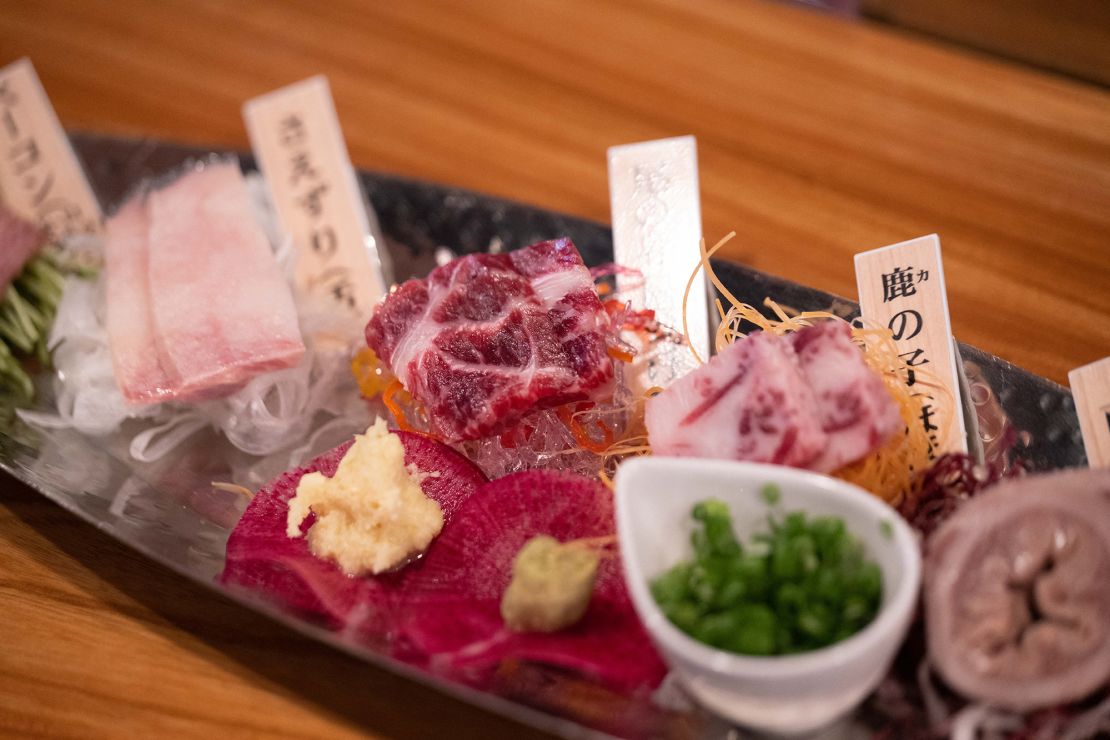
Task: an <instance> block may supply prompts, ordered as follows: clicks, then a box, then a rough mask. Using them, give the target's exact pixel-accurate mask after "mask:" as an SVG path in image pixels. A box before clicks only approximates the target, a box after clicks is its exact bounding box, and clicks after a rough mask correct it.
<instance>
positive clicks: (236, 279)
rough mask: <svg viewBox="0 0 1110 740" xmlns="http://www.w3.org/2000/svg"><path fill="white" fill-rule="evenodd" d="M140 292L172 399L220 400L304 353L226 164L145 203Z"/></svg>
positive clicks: (236, 178) (184, 179)
mask: <svg viewBox="0 0 1110 740" xmlns="http://www.w3.org/2000/svg"><path fill="white" fill-rule="evenodd" d="M147 209H148V216H149V219H150V231H149V274H148V279H149V283H148V290H149V296H150V311H151V316H152V317H153V318H152V323H153V326H154V330H155V340H156V345H157V348H158V351H159V355H160V357H161V361H162V366H163V367H164V368H165V369H166V371H167V373H168V374H169V375H171V376H172V377H174V378H175V379H176V381H177V382H176V385H175V387H174V389H173V396H174V397H175V398H177V399H179V400H197V399H202V398H211V397H216V396H219V395H224V394H226V393H227V392H229V391H231V390H234V389H235V388H237V387H238V386H240V385H242V384H243V383H245V382H246V381H247V380H249V379H250V378H251V377H253V376H254V375H257V374H259V373H261V372H265V371H268V370H276V369H280V368H284V367H289V366H291V365H295V364H296V363H297V361H298V360H299V359H300V357H301V355H302V354H303V353H304V344H303V342H302V341H301V333H300V328H299V326H298V324H297V311H296V307H295V306H294V303H293V295H292V292H291V290H290V288H289V285H288V283H287V282H286V281H285V279H284V278H283V276H282V274H281V269H280V268H279V267H278V265H277V263H276V262H275V260H274V258H273V254H272V252H271V250H270V247H269V244H268V242H267V239H266V236H265V234H264V233H263V231H262V229H261V227H260V226H259V225H258V223H257V221H256V220H255V219H254V217H253V213H252V209H251V205H250V198H249V195H248V193H247V188H246V183H245V182H244V180H243V175H242V173H241V172H240V171H239V166H238V164H237V163H235V162H217V163H210V164H206V165H205V166H204V167H203V168H200V169H194V170H192V171H190V172H188V173H186V174H185V175H183V176H181V177H180V178H178V179H177V180H176V181H175V182H173V183H171V184H170V185H168V186H166V187H164V188H161V189H159V190H155V191H153V192H151V193H150V194H149V196H148V197H147Z"/></svg>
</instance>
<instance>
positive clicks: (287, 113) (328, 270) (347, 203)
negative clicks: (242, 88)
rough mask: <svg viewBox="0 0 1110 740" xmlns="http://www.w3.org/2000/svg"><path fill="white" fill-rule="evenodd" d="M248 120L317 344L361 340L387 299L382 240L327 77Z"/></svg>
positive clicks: (260, 107)
mask: <svg viewBox="0 0 1110 740" xmlns="http://www.w3.org/2000/svg"><path fill="white" fill-rule="evenodd" d="M243 119H244V121H245V122H246V126H247V132H248V134H249V135H250V140H251V148H252V149H253V150H254V154H255V157H256V158H257V160H258V166H259V168H260V169H261V170H262V174H263V176H264V177H265V178H266V183H267V185H268V186H269V189H270V194H271V197H272V198H273V202H274V207H275V210H276V211H277V217H278V222H279V223H280V224H281V227H282V229H283V230H284V231H285V233H286V234H288V235H289V236H290V237H291V238H292V239H293V246H294V248H295V250H296V270H295V286H296V295H297V301H298V303H299V304H300V305H301V307H302V312H303V313H306V314H309V315H312V316H314V317H320V318H321V322H316V321H314V322H313V325H314V327H317V328H316V335H315V338H316V340H317V341H318V342H323V343H325V344H335V345H338V346H342V347H346V346H347V345H349V344H350V343H351V342H352V341H354V340H356V339H358V338H360V337H361V335H362V329H363V327H364V326H365V325H366V321H367V319H369V318H370V313H371V311H372V309H373V306H374V304H375V303H377V301H378V299H379V298H381V297H382V296H383V295H384V294H385V291H386V288H387V281H386V276H385V273H384V269H383V265H382V259H381V249H380V247H381V243H382V240H381V237H380V235H378V234H376V233H375V232H376V231H377V229H376V224H374V223H372V221H371V219H370V216H369V214H368V209H367V207H366V204H365V202H364V201H363V198H362V193H361V191H360V190H359V187H358V181H357V179H356V178H355V173H354V169H353V168H352V167H351V161H350V158H349V157H348V155H347V146H346V144H345V143H344V141H343V134H342V132H341V131H340V128H339V117H338V116H337V114H336V112H335V104H334V102H333V101H332V97H331V90H330V89H329V87H328V82H327V79H326V78H325V77H323V76H322V75H320V76H316V77H311V78H309V79H307V80H304V81H302V82H298V83H295V84H293V85H289V86H288V87H283V88H281V89H279V90H275V91H273V92H271V93H267V94H266V95H262V96H260V97H257V98H254V99H252V100H249V101H247V102H246V103H245V104H244V105H243Z"/></svg>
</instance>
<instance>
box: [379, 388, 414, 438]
mask: <svg viewBox="0 0 1110 740" xmlns="http://www.w3.org/2000/svg"><path fill="white" fill-rule="evenodd" d="M406 396H407V399H406ZM398 397H400V398H401V399H402V401H403V402H404V403H405V404H406V405H407V404H409V403H411V402H412V396H409V392H408V391H406V390H405V387H404V386H403V385H401V381H399V380H397V378H393V379H392V380H391V381H389V384H388V385H386V387H385V390H383V391H382V403H384V404H385V407H386V408H387V409H389V413H390V414H392V415H393V420H394V421H395V422H397V428H398V429H400V430H401V431H402V432H415V431H416V427H414V426H412V425H411V424H409V422H408V419H406V418H405V410H404V409H403V408H401V403H399V402H398Z"/></svg>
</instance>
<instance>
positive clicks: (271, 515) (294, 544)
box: [220, 432, 485, 643]
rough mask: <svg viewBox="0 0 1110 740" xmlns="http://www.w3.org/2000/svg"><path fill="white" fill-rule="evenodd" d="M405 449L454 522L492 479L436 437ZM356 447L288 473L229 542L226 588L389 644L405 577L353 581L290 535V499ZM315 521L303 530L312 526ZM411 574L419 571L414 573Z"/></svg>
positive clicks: (260, 497) (404, 440)
mask: <svg viewBox="0 0 1110 740" xmlns="http://www.w3.org/2000/svg"><path fill="white" fill-rule="evenodd" d="M394 434H396V435H397V436H398V437H400V439H401V444H402V445H404V448H405V462H406V464H409V465H414V466H416V467H417V468H418V469H419V470H421V471H423V472H425V473H430V474H433V475H431V476H430V477H428V478H426V479H425V480H424V482H423V483H422V484H421V487H422V488H423V490H424V493H425V494H427V495H428V496H429V497H430V498H432V499H434V500H435V501H436V502H437V503H439V505H440V507H441V508H442V509H443V515H444V520H445V526H446V523H449V522H450V521H451V518H452V516H453V514H454V513H455V511H456V510H457V509H458V508H459V506H460V504H461V503H462V502H463V501H465V500H466V499H467V498H468V497H469V496H470V495H471V494H472V493H474V492H475V491H476V490H477V489H478V487H479V486H480V485H481V484H482V483H484V482H485V476H483V475H482V473H481V472H480V471H479V470H478V468H476V467H474V465H473V464H471V463H470V461H468V460H467V459H466V458H464V457H463V456H462V455H460V454H459V453H457V452H455V451H454V450H452V449H451V448H450V447H447V446H446V445H443V444H441V443H439V442H437V441H435V440H433V439H431V438H429V437H426V436H424V435H421V434H414V433H410V432H394ZM350 446H351V443H350V442H347V443H344V444H342V445H340V446H339V447H336V448H335V449H333V450H331V451H329V452H326V453H324V454H323V455H320V456H319V457H317V458H316V459H314V460H312V461H310V462H309V463H307V464H306V465H304V466H302V467H299V468H295V469H293V470H290V471H288V472H285V473H282V474H281V475H280V476H278V477H277V478H276V479H275V480H274V481H272V482H271V483H269V484H268V485H267V486H265V487H264V488H262V489H261V490H259V492H258V493H257V494H255V497H254V500H253V501H251V504H250V506H248V507H247V510H246V512H244V514H243V516H242V518H241V519H240V520H239V524H238V525H237V526H236V527H235V530H234V531H233V532H232V533H231V537H230V538H229V539H228V543H227V562H226V565H225V566H224V571H223V573H222V574H221V575H220V580H221V582H223V583H225V584H231V585H236V586H241V587H244V588H247V589H250V590H252V591H256V592H259V593H263V594H265V595H266V596H268V597H269V598H270V599H272V600H273V601H276V602H277V603H279V604H281V605H283V606H285V607H286V608H289V609H291V610H293V611H295V612H297V613H298V614H300V615H302V616H305V617H307V618H310V619H313V620H315V621H319V622H321V623H323V624H324V625H326V626H328V627H330V628H331V629H336V630H344V631H347V630H357V632H358V634H359V635H360V636H362V638H363V639H365V640H367V641H371V642H374V643H381V642H383V641H384V640H385V639H386V638H387V637H388V635H389V633H390V631H391V622H392V620H391V616H390V613H391V605H392V603H393V596H394V592H395V591H396V589H397V586H398V583H399V578H397V577H396V576H391V577H386V578H373V577H365V578H352V577H350V576H348V575H346V574H345V573H344V572H343V571H342V570H341V569H340V568H339V566H338V565H336V564H335V563H333V562H331V561H328V560H323V559H320V558H317V557H316V556H315V555H313V554H312V552H311V551H310V550H309V548H308V542H307V540H306V539H305V538H303V537H299V538H296V539H291V538H289V537H287V536H286V534H285V522H286V514H287V512H288V508H289V500H290V499H291V498H293V496H294V495H295V493H296V490H297V484H298V483H299V482H300V479H301V477H302V476H304V475H306V474H307V473H311V472H315V471H319V472H321V473H323V474H324V475H327V476H332V475H334V474H335V470H336V468H337V467H338V466H339V461H340V460H341V459H342V458H343V455H344V454H346V452H347V450H348V448H350ZM313 521H314V518H313V517H312V516H310V517H309V518H308V519H307V520H306V521H305V523H304V525H303V527H302V531H307V529H308V528H309V527H310V526H311V525H312V522H313ZM410 567H411V566H410Z"/></svg>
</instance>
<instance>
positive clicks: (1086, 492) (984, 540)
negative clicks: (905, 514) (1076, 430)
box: [924, 470, 1110, 712]
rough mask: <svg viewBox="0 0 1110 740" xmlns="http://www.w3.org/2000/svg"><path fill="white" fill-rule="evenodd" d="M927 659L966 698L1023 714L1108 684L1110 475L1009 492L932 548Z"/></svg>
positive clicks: (1036, 480) (1072, 476)
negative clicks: (928, 657)
mask: <svg viewBox="0 0 1110 740" xmlns="http://www.w3.org/2000/svg"><path fill="white" fill-rule="evenodd" d="M924 602H925V632H926V637H927V639H928V648H929V656H930V658H931V659H932V662H933V664H934V665H935V666H936V668H937V670H938V671H939V672H940V674H941V675H942V676H943V677H944V679H945V680H946V681H947V682H948V684H949V685H951V686H952V688H954V689H956V690H957V691H959V692H960V693H961V694H963V695H964V696H967V697H970V698H973V699H977V700H979V701H983V702H986V703H989V704H993V705H996V706H1001V707H1006V708H1008V709H1013V710H1017V711H1022V712H1025V711H1030V710H1034V709H1039V708H1042V707H1051V706H1056V705H1059V704H1066V703H1069V702H1072V701H1077V700H1079V699H1082V698H1084V697H1086V696H1088V695H1089V694H1091V693H1092V692H1094V691H1097V690H1099V689H1102V688H1105V687H1106V686H1107V684H1108V682H1110V620H1108V618H1107V615H1110V470H1064V471H1056V472H1053V473H1047V474H1039V475H1030V476H1027V477H1025V478H1019V479H1017V480H1012V481H1005V482H1003V483H999V484H997V485H995V486H994V487H993V488H990V489H988V490H987V491H985V492H984V493H982V494H980V495H978V496H976V497H975V498H973V499H971V500H970V501H968V502H967V503H966V504H964V505H963V506H962V507H961V508H960V509H959V510H958V511H957V512H956V513H955V514H954V515H953V516H952V517H951V518H950V519H948V520H947V521H946V522H944V524H942V525H941V526H940V528H939V529H938V530H937V531H936V533H935V534H934V535H933V536H932V537H931V538H930V539H929V542H928V546H927V548H926V557H925V570H924Z"/></svg>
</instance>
